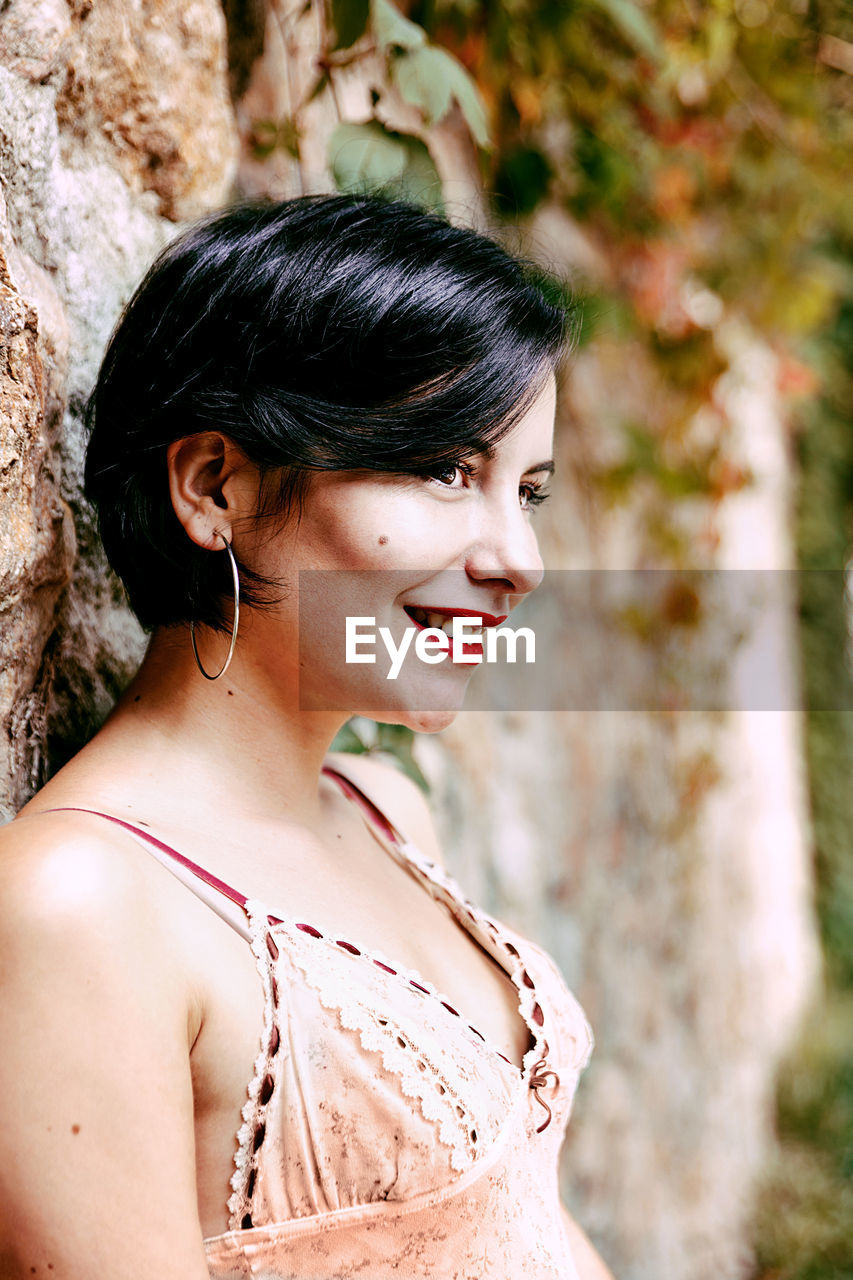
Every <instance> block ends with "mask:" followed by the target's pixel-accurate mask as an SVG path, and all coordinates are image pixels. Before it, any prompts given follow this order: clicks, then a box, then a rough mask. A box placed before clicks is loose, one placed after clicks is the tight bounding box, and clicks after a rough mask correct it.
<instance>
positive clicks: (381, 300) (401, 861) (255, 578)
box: [0, 196, 610, 1280]
mask: <svg viewBox="0 0 853 1280" xmlns="http://www.w3.org/2000/svg"><path fill="white" fill-rule="evenodd" d="M568 333H569V322H568V317H567V314H566V313H565V312H564V311H563V310H561V309H560V308H559V307H557V306H555V305H554V304H553V303H551V302H549V301H548V300H546V297H545V296H544V295H543V292H542V291H541V289H540V288H539V287H538V285H537V283H536V278H535V274H534V273H533V272H532V271H531V270H530V269H529V268H528V267H527V266H526V265H525V264H522V263H520V262H518V261H516V260H515V259H513V258H512V257H511V256H509V255H508V254H507V253H505V252H504V251H503V250H502V249H501V248H499V247H498V246H497V245H496V244H494V243H493V242H492V241H491V240H489V239H487V238H485V237H482V236H480V235H478V234H476V233H474V232H472V231H470V230H465V229H460V228H456V227H452V226H450V225H449V224H447V223H446V222H445V221H444V220H443V219H441V218H439V217H436V216H433V215H428V214H426V213H424V212H423V211H420V210H418V209H416V208H414V207H412V206H410V205H407V204H405V203H402V202H389V201H384V200H381V199H379V198H375V197H358V198H355V197H346V196H334V197H309V198H305V199H301V200H295V201H292V202H287V203H283V204H278V205H268V206H262V207H258V206H252V207H248V208H239V209H235V210H232V211H229V212H227V213H225V214H224V215H219V216H217V217H216V218H214V219H212V220H209V221H208V222H206V223H204V224H202V225H200V226H198V227H196V228H194V229H192V230H191V231H190V232H189V233H187V234H185V235H184V236H183V237H181V238H180V239H179V240H177V241H176V242H175V243H173V244H172V245H171V246H170V247H169V248H168V249H167V251H166V252H165V253H164V254H163V255H162V256H161V258H160V260H159V261H158V262H157V263H156V264H155V265H154V267H153V268H152V270H151V272H150V273H149V275H148V276H147V278H146V280H145V281H144V282H143V284H142V285H141V286H140V288H139V290H138V291H137V294H136V296H135V297H134V299H133V300H132V302H131V304H130V305H129V307H128V309H127V311H126V313H125V315H124V317H123V318H122V320H121V323H120V324H119V326H118V328H117V330H116V333H115V334H114V336H113V339H112V341H111V343H110V346H109V349H108V352H107V355H106V358H105V360H104V364H103V367H102V369H101V372H100V376H99V379H98V383H97V386H96V388H95V391H94V393H93V396H92V399H91V402H90V406H89V418H90V425H91V442H90V447H89V454H88V459H87V490H88V496H89V497H90V499H91V500H92V502H93V503H94V504H95V506H96V508H97V511H98V516H99V521H100V529H101V535H102V539H103V543H104V546H105V549H106V552H107V556H108V558H109V560H110V562H111V564H112V566H113V568H114V569H115V570H116V572H117V573H118V574H119V576H120V577H121V579H122V580H123V582H124V584H125V587H126V589H127V593H128V596H129V599H130V602H131V605H132V606H133V608H134V610H135V611H136V613H137V615H138V617H139V618H140V620H141V622H142V623H143V625H144V626H145V627H146V628H148V629H149V630H151V632H152V638H151V642H150V645H149V648H148V651H147V653H146V656H145V660H144V661H143V663H142V666H141V668H140V670H139V672H138V674H137V676H136V678H135V679H134V680H133V682H132V683H131V685H130V686H129V688H128V689H127V691H126V692H125V694H124V695H123V697H122V698H121V699H120V701H119V703H118V705H117V706H116V707H115V709H114V711H113V712H112V714H111V716H110V717H109V719H108V720H107V722H106V724H105V725H104V727H103V728H102V729H101V731H100V732H99V733H98V734H97V735H96V736H95V738H94V739H93V740H92V741H91V742H90V743H89V744H88V746H87V747H86V748H85V749H84V750H83V751H82V752H80V754H79V755H78V756H77V757H76V758H75V759H74V760H72V761H71V763H70V764H68V765H67V766H66V767H65V768H64V769H62V770H61V771H60V772H59V773H58V774H57V775H56V776H55V777H54V778H53V779H52V780H51V782H49V783H48V785H47V786H46V787H45V788H44V789H43V790H42V791H41V792H40V793H39V794H38V795H37V796H36V797H35V799H34V800H32V801H31V802H30V804H28V805H27V806H26V808H25V809H24V810H23V811H22V813H21V814H20V815H19V817H18V818H17V819H16V820H15V821H14V822H13V823H11V824H9V825H8V826H7V827H6V828H5V829H4V831H3V832H2V833H0V946H2V951H3V957H4V970H3V980H2V984H0V1042H2V1045H3V1051H2V1061H0V1099H2V1102H0V1106H1V1107H2V1111H3V1117H2V1124H0V1184H1V1185H0V1274H2V1276H3V1277H6V1278H7V1280H25V1278H27V1277H30V1276H39V1277H50V1280H203V1278H208V1277H214V1278H215V1280H237V1277H240V1280H245V1278H247V1277H250V1276H252V1277H264V1278H266V1280H308V1278H309V1277H311V1278H316V1280H320V1278H322V1280H332V1278H333V1277H364V1278H365V1280H386V1277H387V1278H389V1280H390V1277H392V1276H393V1277H400V1276H403V1277H407V1278H409V1277H416V1278H423V1280H426V1278H427V1277H429V1278H430V1280H451V1277H453V1278H457V1277H460V1278H461V1277H470V1278H474V1277H477V1278H479V1277H482V1276H486V1275H490V1276H495V1277H512V1280H521V1278H522V1277H531V1280H532V1278H535V1280H545V1278H546V1277H560V1278H561V1280H573V1278H574V1277H577V1276H579V1277H581V1280H599V1278H606V1277H608V1276H609V1274H610V1273H609V1272H608V1271H607V1269H606V1268H605V1266H604V1264H603V1263H602V1262H601V1260H600V1259H599V1257H598V1255H597V1254H596V1253H595V1252H594V1250H593V1249H592V1247H591V1245H590V1244H589V1242H588V1241H587V1239H586V1237H585V1236H584V1235H583V1233H582V1232H581V1231H580V1229H579V1228H578V1227H577V1226H576V1225H575V1224H574V1223H573V1222H572V1220H571V1218H570V1217H569V1216H568V1214H567V1213H566V1212H565V1210H563V1209H562V1207H561V1206H560V1203H559V1194H558V1185H557V1158H558V1154H559V1149H560V1145H561V1142H562V1138H563V1133H564V1129H565V1125H566V1122H567V1119H568V1115H569V1111H570V1108H571V1104H572V1099H573V1095H574V1091H575V1088H576V1085H577V1081H578V1076H579V1074H580V1072H581V1070H582V1069H583V1067H584V1066H585V1065H586V1061H587V1059H588V1056H589V1053H590V1050H591V1047H592V1038H591V1033H590V1030H589V1027H588V1024H587V1022H586V1019H585V1017H584V1015H583V1012H582V1011H581V1009H580V1007H579V1005H578V1004H577V1002H576V1001H575V999H574V998H573V997H572V995H571V994H570V993H569V992H568V991H567V989H566V987H565V985H564V984H563V982H562V980H561V978H560V976H559V974H558V972H557V970H556V968H555V966H554V964H553V962H552V961H551V960H550V959H549V958H548V956H547V955H546V954H545V953H544V952H543V951H541V950H540V949H539V948H538V947H536V946H535V945H534V944H532V943H530V942H527V941H525V940H524V939H522V938H521V937H519V936H518V935H516V934H515V933H514V932H513V931H512V930H510V929H509V928H507V927H505V926H503V925H501V924H499V923H498V922H497V921H494V920H492V919H490V918H489V917H488V916H487V915H485V914H484V913H483V912H482V911H480V910H478V909H477V908H476V907H475V906H474V905H473V904H472V903H470V902H468V901H467V900H466V899H465V898H464V896H463V895H462V891H461V890H460V889H459V887H458V885H457V884H456V883H455V881H453V880H452V879H451V878H450V877H449V876H448V875H447V874H446V873H445V871H444V870H443V867H442V863H441V854H440V851H439V849H438V847H437V843H436V837H435V832H434V829H433V826H432V824H431V821H430V817H429V814H428V811H427V809H426V806H425V804H424V801H423V799H422V796H421V793H420V791H419V790H418V788H417V787H415V786H414V785H413V784H412V783H410V782H409V781H408V780H407V779H405V778H404V777H403V776H402V774H400V773H399V772H398V771H397V770H396V769H395V768H393V767H389V766H387V765H382V764H379V763H377V762H376V761H373V760H369V759H365V758H362V757H352V756H343V755H340V754H331V755H330V754H329V747H330V744H331V742H332V740H333V738H334V736H335V734H336V732H337V731H338V729H339V728H340V726H341V725H342V724H343V723H344V722H345V720H346V719H347V717H348V716H349V715H351V714H363V715H370V714H374V715H380V714H381V718H382V719H385V720H389V721H396V722H398V723H401V724H407V725H410V726H411V727H412V728H413V729H416V730H427V731H434V730H437V729H440V728H442V727H443V726H445V725H447V724H448V723H449V722H450V721H451V720H452V718H453V715H454V714H455V712H456V710H457V709H458V707H459V706H460V705H461V702H462V699H463V696H464V690H465V685H466V683H467V681H468V679H470V677H471V675H472V672H473V671H474V670H475V665H476V664H475V663H473V662H467V663H466V662H445V663H443V664H441V665H437V664H428V663H425V662H422V661H419V660H418V659H417V656H416V655H414V654H412V655H409V656H407V658H406V661H405V663H404V665H403V668H402V670H401V672H400V674H399V676H398V678H397V679H396V680H395V681H393V682H390V681H388V680H387V678H386V676H387V669H386V668H383V665H382V664H381V662H379V661H377V663H376V664H373V665H370V664H347V663H346V662H345V661H344V662H342V661H341V646H340V643H339V642H340V636H339V635H336V634H332V632H333V631H336V630H337V621H336V620H337V619H339V618H340V617H341V616H343V614H346V613H347V611H348V610H349V608H350V607H351V606H354V604H355V603H356V602H357V604H358V609H359V611H360V612H361V613H365V612H366V613H368V614H369V615H370V616H372V617H374V618H375V623H376V626H377V628H378V627H382V626H385V627H387V628H388V631H389V634H391V635H392V636H393V637H395V638H396V639H398V640H399V639H400V638H401V637H402V635H403V633H404V632H405V630H406V629H407V628H412V627H420V628H422V627H424V626H425V625H427V624H433V625H435V624H438V623H441V622H444V620H445V619H446V618H448V617H449V616H452V615H454V614H458V613H461V614H463V615H474V616H482V617H483V618H484V619H485V621H486V624H487V625H494V624H495V623H496V621H497V620H499V619H501V618H503V617H506V616H508V615H509V614H510V613H511V610H512V609H513V607H514V606H515V605H516V604H517V603H518V602H519V601H520V600H521V599H523V598H524V596H525V595H526V594H527V593H529V592H530V591H532V590H533V589H534V588H535V587H536V585H537V583H538V582H539V581H540V578H541V575H542V564H541V560H540V556H539V552H538V549H537V544H536V535H535V530H534V524H533V517H532V512H533V510H534V507H535V505H536V504H537V503H538V502H541V501H542V500H543V498H544V496H545V494H544V491H543V490H544V484H545V482H546V480H547V478H548V474H549V472H550V471H551V469H552V463H551V451H552V433H553V421H554V397H555V378H554V369H555V366H556V364H557V361H558V359H559V357H560V354H561V352H562V350H563V349H564V347H565V345H566V341H567V337H568ZM308 571H311V572H310V574H309V573H308ZM300 575H302V579H303V581H304V582H307V581H308V579H309V578H310V580H311V582H312V583H313V584H314V588H313V596H312V600H313V606H312V607H310V608H309V607H308V605H309V603H310V602H309V601H308V595H307V588H306V589H303V590H300ZM318 582H319V584H320V587H319V594H318V589H317V587H316V584H317V583H318ZM324 593H325V594H324ZM324 600H325V601H327V602H328V606H329V610H328V616H327V617H326V616H324V612H323V603H324ZM318 601H319V606H320V607H319V609H318V607H317V602H318ZM435 614H438V615H439V617H438V618H436V617H435V616H431V615H435ZM446 625H450V624H446ZM475 649H476V646H475ZM462 656H466V655H465V654H463V655H462ZM389 690H390V692H389ZM308 708H311V709H308Z"/></svg>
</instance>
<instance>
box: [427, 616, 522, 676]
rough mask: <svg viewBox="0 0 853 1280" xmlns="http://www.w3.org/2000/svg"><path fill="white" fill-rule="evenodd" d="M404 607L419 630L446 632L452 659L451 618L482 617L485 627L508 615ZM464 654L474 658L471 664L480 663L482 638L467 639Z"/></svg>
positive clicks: (497, 623) (499, 621)
mask: <svg viewBox="0 0 853 1280" xmlns="http://www.w3.org/2000/svg"><path fill="white" fill-rule="evenodd" d="M403 609H404V612H405V614H406V616H407V617H408V618H411V620H412V622H413V623H414V624H415V626H416V627H417V628H418V630H419V631H428V630H431V629H437V630H439V631H444V634H445V635H446V636H447V651H448V653H449V654H450V657H451V660H452V659H453V640H452V638H451V635H450V631H449V630H448V629H447V626H446V624H448V623H450V626H452V622H451V621H450V620H451V619H453V618H480V619H482V628H483V629H485V628H486V627H496V626H498V625H499V624H500V623H501V622H504V621H506V618H507V616H508V615H507V614H502V615H501V616H500V617H497V616H496V615H495V614H493V613H484V612H483V611H482V610H479V609H437V608H434V607H429V608H427V607H425V606H423V605H404V606H403ZM412 610H416V611H417V612H418V613H420V614H422V615H423V620H422V619H421V618H417V617H415V615H414V613H413V612H412ZM443 624H444V625H443ZM462 654H463V655H466V654H468V655H470V657H471V658H472V659H473V662H472V663H471V664H470V665H472V666H473V665H475V664H477V663H479V662H480V661H481V660H482V657H483V642H482V640H467V641H465V643H464V644H463V645H462ZM463 665H464V664H463Z"/></svg>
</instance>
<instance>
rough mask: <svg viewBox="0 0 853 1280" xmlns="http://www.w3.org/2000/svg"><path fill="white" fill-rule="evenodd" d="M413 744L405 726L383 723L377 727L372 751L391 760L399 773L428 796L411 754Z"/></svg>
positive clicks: (412, 734)
mask: <svg viewBox="0 0 853 1280" xmlns="http://www.w3.org/2000/svg"><path fill="white" fill-rule="evenodd" d="M414 744H415V735H414V733H413V731H412V730H411V729H409V728H407V727H406V726H405V725H402V724H384V723H380V724H378V725H377V735H376V746H375V747H374V748H373V751H374V752H375V753H376V754H378V755H387V756H389V757H390V758H391V759H393V761H394V763H395V764H396V765H397V767H398V768H399V769H400V770H401V772H403V773H405V774H406V776H407V777H408V778H411V779H412V781H413V782H416V783H417V785H418V786H419V787H420V789H421V790H422V791H425V792H426V793H427V795H428V794H429V783H428V782H427V780H426V778H425V777H424V775H423V773H422V772H421V770H420V768H419V767H418V764H417V761H416V760H415V757H414V754H413V747H414Z"/></svg>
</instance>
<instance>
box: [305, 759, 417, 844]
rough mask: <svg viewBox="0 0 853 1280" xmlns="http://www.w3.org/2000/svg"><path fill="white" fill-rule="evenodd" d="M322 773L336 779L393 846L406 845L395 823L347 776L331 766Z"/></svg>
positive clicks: (326, 767) (325, 765)
mask: <svg viewBox="0 0 853 1280" xmlns="http://www.w3.org/2000/svg"><path fill="white" fill-rule="evenodd" d="M322 772H323V773H325V774H327V775H328V776H329V777H330V778H334V779H335V781H336V782H337V783H338V785H339V786H340V788H341V790H342V791H344V792H345V793H346V794H347V795H348V796H350V797H351V798H352V799H353V800H355V801H356V803H357V804H358V805H360V807H361V808H362V809H364V810H365V812H366V813H367V815H368V817H369V818H370V819H371V820H372V821H373V823H374V824H375V825H376V826H377V827H379V829H380V831H381V832H382V834H383V835H384V836H385V837H386V838H387V839H388V840H390V841H391V842H392V844H396V845H403V844H406V840H405V839H404V838H403V837H402V836H401V834H400V832H399V831H398V830H397V828H396V827H395V826H394V825H393V823H391V822H389V821H388V819H387V818H386V817H385V814H384V813H383V812H382V810H381V809H380V808H378V807H377V806H376V805H375V804H374V802H373V801H372V800H371V799H370V797H369V796H366V795H365V794H364V792H363V791H362V790H361V788H360V787H357V786H356V784H355V783H354V782H353V781H352V779H351V778H350V777H348V776H347V774H345V773H341V772H340V770H339V769H335V768H333V767H332V765H330V764H324V765H323V768H322Z"/></svg>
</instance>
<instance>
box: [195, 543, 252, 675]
mask: <svg viewBox="0 0 853 1280" xmlns="http://www.w3.org/2000/svg"><path fill="white" fill-rule="evenodd" d="M219 536H220V538H221V539H222V541H223V542H224V543H225V550H226V551H227V552H228V559H229V560H230V561H231V576H232V578H233V579H234V626H233V627H232V628H231V647H230V649H229V650H228V657H227V658H226V659H225V665H224V666H223V667H222V668H221V669H220V670H219V671H217V673H216V675H215V676H212V675H211V674H210V672H209V671H205V669H204V667H203V666H202V665H201V658H200V657H199V656H198V647H197V645H196V642H195V622H191V623H190V639H191V640H192V642H193V653H194V654H195V660H196V666H197V667H198V669H199V671H200V672H201V674H202V675H203V676H204V678H205V680H218V679H219V677H220V676H224V675H225V672H226V671H227V670H228V668H229V666H230V665H231V659H232V658H233V657H234V646H235V645H236V643H237V628H238V626H239V625H240V575H239V573H238V572H237V561H236V560H235V559H234V552H233V551H232V550H231V543H230V542H229V541H228V539H227V538H226V537H225V534H224V533H220V534H219Z"/></svg>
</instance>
